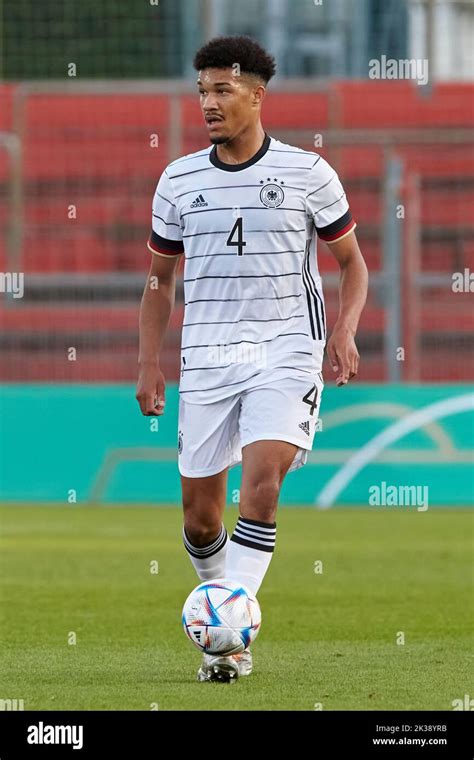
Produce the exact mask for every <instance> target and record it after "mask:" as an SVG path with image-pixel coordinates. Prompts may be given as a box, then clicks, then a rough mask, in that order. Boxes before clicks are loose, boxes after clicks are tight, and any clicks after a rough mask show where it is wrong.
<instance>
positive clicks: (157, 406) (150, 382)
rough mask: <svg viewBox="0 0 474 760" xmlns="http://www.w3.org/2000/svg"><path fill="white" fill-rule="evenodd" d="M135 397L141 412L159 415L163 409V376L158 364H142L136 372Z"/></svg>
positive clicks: (146, 414) (147, 414)
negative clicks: (137, 372)
mask: <svg viewBox="0 0 474 760" xmlns="http://www.w3.org/2000/svg"><path fill="white" fill-rule="evenodd" d="M135 398H136V399H137V401H138V403H139V404H140V410H141V413H142V414H144V415H145V416H147V417H151V416H154V417H159V416H160V415H162V414H163V413H164V411H165V378H164V375H163V372H162V371H161V370H160V368H159V366H158V364H156V363H154V362H153V363H150V364H142V365H140V371H139V374H138V382H137V392H136V394H135Z"/></svg>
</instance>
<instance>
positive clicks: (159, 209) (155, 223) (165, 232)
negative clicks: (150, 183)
mask: <svg viewBox="0 0 474 760" xmlns="http://www.w3.org/2000/svg"><path fill="white" fill-rule="evenodd" d="M148 248H149V249H150V251H152V252H153V253H156V254H157V255H158V256H168V257H169V256H171V257H173V256H180V255H181V254H182V253H183V252H184V246H183V237H182V232H181V225H180V223H179V215H178V209H177V207H176V203H175V198H174V195H173V188H172V187H171V182H170V180H169V177H168V175H167V173H166V170H165V171H164V172H163V174H162V175H161V177H160V181H159V182H158V185H157V188H156V191H155V195H154V197H153V207H152V224H151V233H150V237H149V238H148Z"/></svg>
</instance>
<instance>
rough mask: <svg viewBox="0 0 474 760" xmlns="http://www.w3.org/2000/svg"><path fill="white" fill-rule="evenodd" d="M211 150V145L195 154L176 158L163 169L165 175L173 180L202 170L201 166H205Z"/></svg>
mask: <svg viewBox="0 0 474 760" xmlns="http://www.w3.org/2000/svg"><path fill="white" fill-rule="evenodd" d="M211 149H212V145H209V146H208V147H207V148H204V149H203V150H197V151H196V152H195V153H187V154H186V155H185V156H181V157H180V158H176V159H175V160H174V161H171V163H169V164H168V166H167V167H166V168H165V173H166V174H167V175H168V177H169V179H174V178H175V177H179V176H182V175H183V174H187V173H188V172H193V171H195V170H196V169H199V168H202V165H203V164H204V165H205V164H206V163H207V162H208V160H209V153H210V151H211Z"/></svg>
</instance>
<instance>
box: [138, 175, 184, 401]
mask: <svg viewBox="0 0 474 760" xmlns="http://www.w3.org/2000/svg"><path fill="white" fill-rule="evenodd" d="M148 248H149V249H150V251H151V252H152V261H151V266H150V272H149V274H148V278H147V281H146V285H145V290H144V291H143V297H142V302H141V306H140V334H139V343H140V347H139V354H138V368H139V372H138V384H137V391H136V399H137V401H138V403H139V404H140V409H141V411H142V414H146V415H160V414H163V412H164V408H165V380H164V377H163V373H162V371H161V369H160V352H161V347H162V345H163V340H164V337H165V332H166V329H167V327H168V322H169V318H170V315H171V311H172V309H173V306H174V297H175V289H176V268H177V265H178V261H179V260H180V258H181V254H182V253H183V252H184V246H183V240H182V231H181V224H180V218H179V212H178V208H177V205H176V199H175V197H174V195H173V187H172V184H171V180H170V177H169V176H168V173H167V171H166V170H165V171H164V172H163V173H162V175H161V177H160V180H159V182H158V185H157V188H156V191H155V195H154V198H153V204H152V226H151V232H150V237H149V239H148Z"/></svg>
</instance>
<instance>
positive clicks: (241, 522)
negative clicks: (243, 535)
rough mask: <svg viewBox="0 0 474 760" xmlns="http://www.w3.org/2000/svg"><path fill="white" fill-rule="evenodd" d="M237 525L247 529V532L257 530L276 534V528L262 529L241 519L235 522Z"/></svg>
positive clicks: (260, 526)
mask: <svg viewBox="0 0 474 760" xmlns="http://www.w3.org/2000/svg"><path fill="white" fill-rule="evenodd" d="M237 525H239V526H240V527H241V528H247V529H248V530H259V531H263V532H264V533H276V526H274V527H271V528H264V527H263V526H262V525H253V524H252V523H248V522H244V520H242V518H241V517H239V519H238V520H237Z"/></svg>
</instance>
